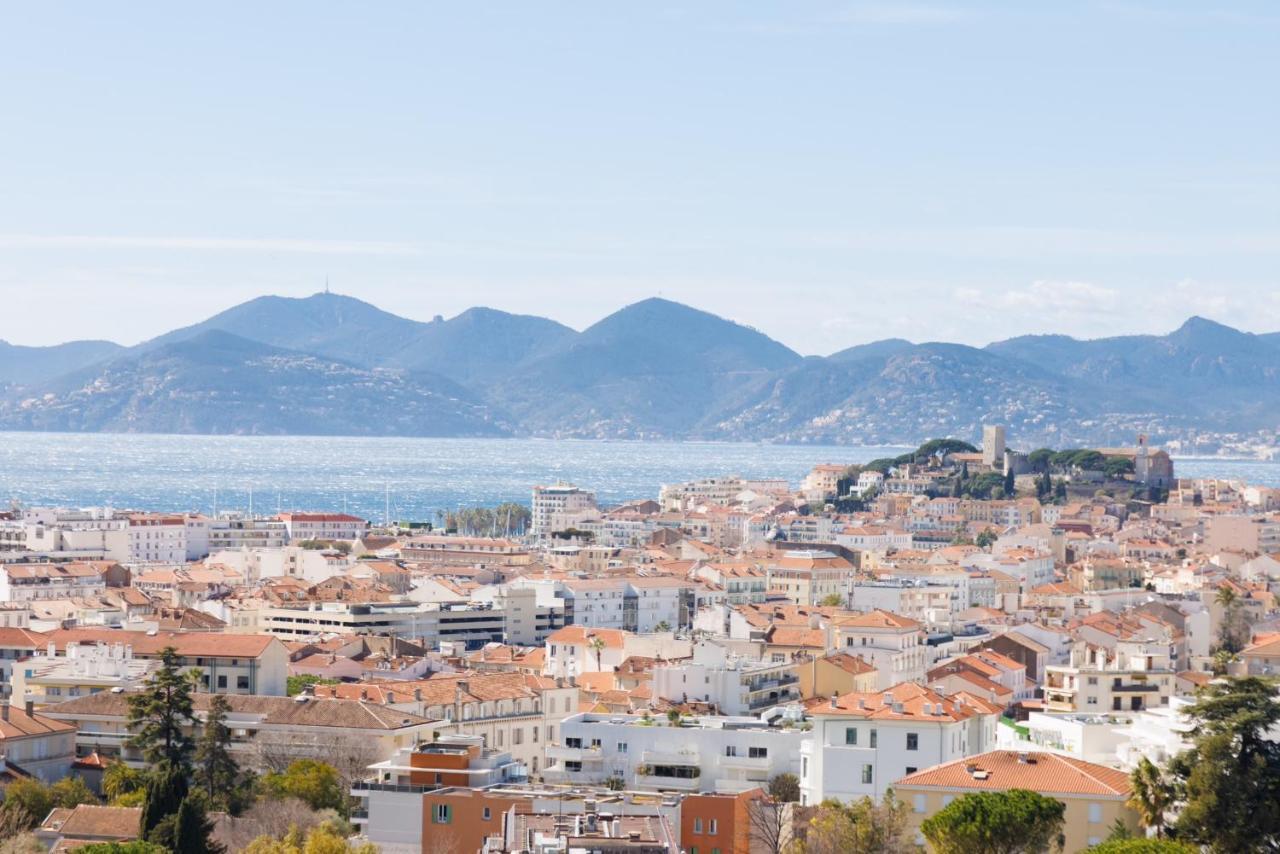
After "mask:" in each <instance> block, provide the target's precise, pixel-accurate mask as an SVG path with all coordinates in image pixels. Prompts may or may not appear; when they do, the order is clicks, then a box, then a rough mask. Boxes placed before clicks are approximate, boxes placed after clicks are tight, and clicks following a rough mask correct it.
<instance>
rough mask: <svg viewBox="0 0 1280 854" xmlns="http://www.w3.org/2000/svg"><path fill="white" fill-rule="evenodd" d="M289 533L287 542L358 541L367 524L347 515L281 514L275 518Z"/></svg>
mask: <svg viewBox="0 0 1280 854" xmlns="http://www.w3.org/2000/svg"><path fill="white" fill-rule="evenodd" d="M277 518H278V519H279V520H280V521H281V522H283V523H284V527H285V530H286V531H288V532H289V542H291V543H298V542H304V541H307V540H342V541H352V540H358V539H360V538H361V537H363V536H364V535H365V532H366V531H368V530H369V523H368V522H366V521H365V520H364V519H361V518H360V517H359V516H352V515H350V514H347V513H281V514H280V515H279V516H278V517H277Z"/></svg>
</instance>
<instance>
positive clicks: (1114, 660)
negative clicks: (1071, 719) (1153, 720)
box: [1044, 641, 1176, 712]
mask: <svg viewBox="0 0 1280 854" xmlns="http://www.w3.org/2000/svg"><path fill="white" fill-rule="evenodd" d="M1151 652H1152V650H1151V649H1150V648H1148V647H1147V646H1146V645H1144V644H1140V643H1139V644H1131V643H1125V642H1121V643H1120V644H1118V645H1117V646H1116V647H1115V648H1114V649H1107V648H1105V647H1100V646H1095V645H1093V644H1090V643H1086V642H1084V641H1081V642H1078V643H1076V644H1075V645H1074V646H1073V647H1072V648H1071V658H1070V660H1069V661H1068V663H1067V664H1051V665H1049V666H1048V667H1046V668H1045V681H1044V700H1045V709H1046V710H1047V711H1050V712H1119V711H1125V712H1137V711H1142V710H1144V709H1148V708H1151V707H1153V706H1165V705H1168V703H1169V698H1170V697H1171V696H1172V695H1173V693H1174V690H1175V687H1176V685H1175V677H1176V674H1175V672H1174V671H1173V670H1172V669H1170V658H1169V656H1168V654H1167V649H1166V654H1165V655H1164V656H1160V655H1153V654H1149V653H1151Z"/></svg>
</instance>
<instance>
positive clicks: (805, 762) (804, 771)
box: [800, 756, 809, 777]
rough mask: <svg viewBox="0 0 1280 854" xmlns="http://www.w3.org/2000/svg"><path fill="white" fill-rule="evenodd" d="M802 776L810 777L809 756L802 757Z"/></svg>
mask: <svg viewBox="0 0 1280 854" xmlns="http://www.w3.org/2000/svg"><path fill="white" fill-rule="evenodd" d="M800 776H801V777H808V776H809V757H808V756H802V757H800Z"/></svg>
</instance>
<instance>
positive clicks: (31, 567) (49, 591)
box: [0, 563, 107, 602]
mask: <svg viewBox="0 0 1280 854" xmlns="http://www.w3.org/2000/svg"><path fill="white" fill-rule="evenodd" d="M106 588H107V583H106V579H105V578H104V577H103V575H102V573H101V572H99V571H98V570H97V569H96V568H94V566H93V565H92V564H88V563H8V564H0V602H34V601H38V600H42V599H71V598H81V597H89V596H98V595H101V594H102V593H103V592H104V591H105V590H106Z"/></svg>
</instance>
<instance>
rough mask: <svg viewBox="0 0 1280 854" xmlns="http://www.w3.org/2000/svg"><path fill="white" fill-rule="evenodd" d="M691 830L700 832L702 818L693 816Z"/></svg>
mask: <svg viewBox="0 0 1280 854" xmlns="http://www.w3.org/2000/svg"><path fill="white" fill-rule="evenodd" d="M693 832H694V833H701V832H702V819H700V818H695V819H694V820H693Z"/></svg>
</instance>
